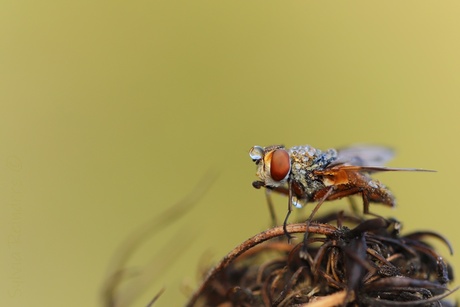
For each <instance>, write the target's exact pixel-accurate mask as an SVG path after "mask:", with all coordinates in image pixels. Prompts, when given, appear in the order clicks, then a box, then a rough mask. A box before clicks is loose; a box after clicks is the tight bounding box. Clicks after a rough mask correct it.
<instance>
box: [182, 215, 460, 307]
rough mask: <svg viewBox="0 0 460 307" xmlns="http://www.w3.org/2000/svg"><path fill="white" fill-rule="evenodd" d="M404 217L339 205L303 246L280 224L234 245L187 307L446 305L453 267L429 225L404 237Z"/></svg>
mask: <svg viewBox="0 0 460 307" xmlns="http://www.w3.org/2000/svg"><path fill="white" fill-rule="evenodd" d="M400 229H401V223H400V222H398V221H396V220H394V219H390V220H386V219H383V218H372V219H364V218H362V217H360V216H358V215H346V214H344V213H343V212H342V211H340V212H337V213H333V214H329V215H327V216H324V217H323V218H321V219H320V220H319V221H318V222H312V223H310V224H309V225H308V226H307V225H306V224H305V223H302V224H290V225H287V227H286V230H287V231H288V232H289V234H296V233H297V234H298V233H305V232H306V231H308V233H310V237H309V238H308V241H307V251H308V256H307V259H305V260H304V259H302V258H301V257H300V256H299V251H300V250H301V247H302V244H289V243H287V242H286V240H284V238H283V236H284V235H285V233H284V230H283V227H281V226H280V227H275V228H272V229H269V230H267V231H265V232H262V233H260V234H258V235H256V236H254V237H252V238H250V239H248V240H247V241H245V242H243V243H242V244H241V245H239V246H238V247H237V248H235V249H234V250H232V251H231V252H230V253H229V254H228V255H227V256H225V257H224V259H223V260H222V261H221V262H220V263H219V264H218V265H217V266H215V267H214V268H213V269H212V270H211V271H210V272H209V273H208V274H207V276H206V277H205V278H204V281H203V283H202V284H201V286H200V287H199V289H198V290H197V291H196V292H195V294H194V295H193V296H192V297H191V299H190V300H189V302H188V304H187V306H190V307H191V306H221V307H227V306H228V307H230V306H394V305H397V306H451V304H450V303H449V302H448V301H446V300H444V298H445V297H446V296H448V295H449V294H451V293H452V292H453V291H455V290H457V289H454V290H453V291H450V290H449V289H448V288H447V285H448V283H449V282H451V281H452V280H453V273H452V268H451V267H450V265H449V264H448V263H446V262H445V260H444V259H443V258H442V256H441V255H440V254H439V253H438V252H437V251H436V250H435V249H434V248H433V247H432V246H431V245H429V244H428V243H427V242H426V239H431V238H435V239H438V240H440V241H442V242H443V243H445V244H446V246H447V247H448V249H449V251H450V252H451V253H452V248H451V245H450V243H449V242H448V241H447V239H445V238H444V237H443V236H441V235H439V234H437V233H435V232H432V231H420V232H414V233H410V234H405V235H402V234H401V233H400Z"/></svg>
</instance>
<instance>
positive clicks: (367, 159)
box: [331, 145, 394, 166]
mask: <svg viewBox="0 0 460 307" xmlns="http://www.w3.org/2000/svg"><path fill="white" fill-rule="evenodd" d="M393 157H394V151H393V150H392V149H391V148H388V147H384V146H374V145H355V146H350V147H344V148H341V149H339V150H338V151H337V160H335V161H334V162H333V163H332V165H331V166H335V165H343V164H345V165H355V166H383V165H385V164H386V163H387V162H388V161H390V160H391V159H392V158H393Z"/></svg>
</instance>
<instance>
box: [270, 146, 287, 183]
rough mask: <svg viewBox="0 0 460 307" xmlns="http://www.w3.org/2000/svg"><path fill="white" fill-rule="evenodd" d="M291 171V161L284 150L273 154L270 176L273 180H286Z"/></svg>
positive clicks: (278, 150)
mask: <svg viewBox="0 0 460 307" xmlns="http://www.w3.org/2000/svg"><path fill="white" fill-rule="evenodd" d="M290 169H291V159H290V158H289V154H288V152H287V151H286V150H284V149H277V150H275V151H274V152H273V154H272V158H271V161H270V176H271V177H272V179H273V180H276V181H281V180H283V179H284V178H286V176H287V174H288V173H289V171H290Z"/></svg>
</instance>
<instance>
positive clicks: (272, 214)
mask: <svg viewBox="0 0 460 307" xmlns="http://www.w3.org/2000/svg"><path fill="white" fill-rule="evenodd" d="M265 198H266V199H267V205H268V211H269V212H270V218H271V220H272V225H271V226H272V227H275V226H277V225H278V221H277V219H276V213H275V207H274V206H273V202H272V198H271V190H269V189H265Z"/></svg>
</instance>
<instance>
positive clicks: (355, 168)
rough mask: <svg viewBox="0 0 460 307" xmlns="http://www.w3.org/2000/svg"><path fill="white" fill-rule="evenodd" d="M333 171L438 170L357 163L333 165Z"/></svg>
mask: <svg viewBox="0 0 460 307" xmlns="http://www.w3.org/2000/svg"><path fill="white" fill-rule="evenodd" d="M329 170H332V171H338V170H340V171H345V172H360V173H368V174H370V173H376V172H436V171H435V170H431V169H423V168H405V167H385V166H357V165H341V166H336V167H332V168H331V169H329Z"/></svg>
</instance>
